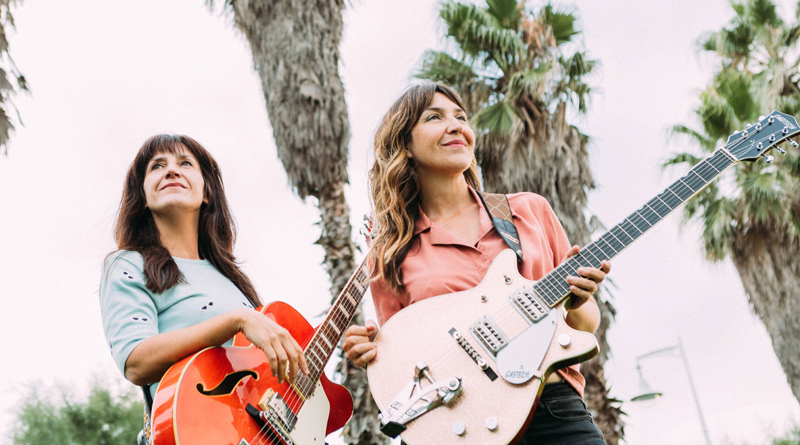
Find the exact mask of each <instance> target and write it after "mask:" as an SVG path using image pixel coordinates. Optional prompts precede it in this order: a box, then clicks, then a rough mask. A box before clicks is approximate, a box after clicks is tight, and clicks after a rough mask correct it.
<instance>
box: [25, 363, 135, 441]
mask: <svg viewBox="0 0 800 445" xmlns="http://www.w3.org/2000/svg"><path fill="white" fill-rule="evenodd" d="M14 414H15V416H14V417H15V419H14V423H13V426H12V430H11V433H10V438H11V440H12V443H13V444H14V445H51V444H54V443H58V444H62V445H131V444H134V443H136V437H137V435H138V434H139V431H140V430H141V429H142V401H141V396H140V395H139V393H138V392H137V391H134V390H133V389H128V390H125V391H118V390H115V389H112V388H109V387H106V386H104V385H103V383H102V382H101V381H100V380H97V379H96V380H95V381H94V382H93V383H92V385H91V389H90V390H89V395H88V397H87V398H86V399H85V400H78V399H77V398H76V397H75V396H74V395H73V394H72V392H71V391H70V390H69V389H67V388H66V387H64V386H56V387H50V388H39V387H37V386H30V387H28V388H26V390H25V391H24V394H23V396H22V398H21V400H20V402H19V405H18V406H17V408H16V409H15V413H14Z"/></svg>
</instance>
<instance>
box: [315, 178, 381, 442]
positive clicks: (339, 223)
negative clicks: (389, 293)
mask: <svg viewBox="0 0 800 445" xmlns="http://www.w3.org/2000/svg"><path fill="white" fill-rule="evenodd" d="M319 209H320V215H321V216H322V235H321V236H320V238H319V240H317V244H320V245H321V246H322V247H323V248H324V249H325V268H326V270H327V271H328V274H329V275H330V278H331V294H332V295H334V298H336V296H337V295H339V293H340V292H341V291H342V289H343V288H344V285H345V284H347V280H348V279H350V276H351V275H352V274H353V271H354V270H355V260H354V245H353V242H352V241H351V240H350V234H351V233H353V231H352V227H351V225H350V207H349V206H348V205H347V201H345V196H344V184H343V183H339V184H332V185H331V186H330V187H326V188H325V189H324V190H323V191H322V193H321V194H320V196H319ZM353 323H355V324H358V325H362V326H363V325H364V314H363V312H362V311H361V310H359V311H358V312H357V313H356V315H355V317H354V319H353ZM337 372H338V373H339V374H341V375H342V385H344V386H345V387H347V388H348V389H349V390H350V394H351V395H352V396H353V418H352V419H350V422H348V423H347V425H345V427H344V431H343V435H344V440H345V442H346V443H348V444H361V445H366V444H385V443H387V440H386V436H384V435H383V434H382V433H381V432H380V424H379V423H378V405H376V404H375V401H374V400H373V399H372V394H371V393H370V392H369V385H368V383H367V373H366V372H365V371H364V370H363V369H361V368H359V367H358V366H355V365H353V363H352V362H351V361H349V360H347V359H346V358H344V359H342V360H341V362H339V364H338V365H337Z"/></svg>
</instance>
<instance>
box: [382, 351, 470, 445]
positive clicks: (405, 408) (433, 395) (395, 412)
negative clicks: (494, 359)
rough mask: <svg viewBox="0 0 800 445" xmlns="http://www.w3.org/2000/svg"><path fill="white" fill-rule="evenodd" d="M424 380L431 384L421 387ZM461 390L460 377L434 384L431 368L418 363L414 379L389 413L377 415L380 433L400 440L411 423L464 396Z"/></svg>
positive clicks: (388, 410) (397, 398)
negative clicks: (399, 437) (398, 437)
mask: <svg viewBox="0 0 800 445" xmlns="http://www.w3.org/2000/svg"><path fill="white" fill-rule="evenodd" d="M423 377H425V378H426V379H428V381H429V382H430V385H428V386H426V387H425V388H422V385H421V384H420V381H421V380H422V378H423ZM461 389H462V388H461V378H459V377H449V378H446V379H444V380H440V381H438V382H437V381H434V380H433V376H432V375H431V373H430V371H429V370H428V365H427V364H425V362H420V363H418V364H417V366H416V368H415V370H414V380H412V381H411V382H409V383H408V384H407V385H406V386H405V387H404V388H403V389H402V390H400V393H399V394H398V395H397V397H396V398H395V399H394V401H393V402H392V403H391V405H389V409H387V410H386V412H384V413H381V414H378V418H379V419H380V421H381V423H382V424H383V426H382V427H381V432H383V433H384V434H386V435H387V436H389V437H391V438H395V437H397V435H398V434H400V433H402V432H403V431H405V429H406V427H405V425H406V424H407V423H408V422H410V421H412V420H414V419H416V418H417V417H419V416H421V415H423V414H425V413H427V412H428V411H430V410H432V409H434V408H436V407H437V406H439V405H445V406H447V405H450V402H451V401H452V400H453V399H454V398H456V397H457V396H458V395H459V394H461ZM415 393H416V394H415Z"/></svg>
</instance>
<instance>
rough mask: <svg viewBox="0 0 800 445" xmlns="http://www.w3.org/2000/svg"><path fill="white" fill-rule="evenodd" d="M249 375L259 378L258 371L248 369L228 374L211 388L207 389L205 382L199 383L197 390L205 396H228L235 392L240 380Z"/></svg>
mask: <svg viewBox="0 0 800 445" xmlns="http://www.w3.org/2000/svg"><path fill="white" fill-rule="evenodd" d="M247 376H250V377H252V378H253V379H255V380H258V373H257V372H255V371H253V370H250V369H247V370H244V371H236V372H232V373H230V374H228V375H226V376H225V378H224V379H222V382H220V384H219V385H217V386H216V387H214V388H211V389H206V385H204V384H203V383H198V384H197V391H198V392H199V393H200V394H202V395H204V396H227V395H230V394H231V393H233V390H234V389H236V385H238V384H239V382H241V381H242V380H243V379H244V378H245V377H247Z"/></svg>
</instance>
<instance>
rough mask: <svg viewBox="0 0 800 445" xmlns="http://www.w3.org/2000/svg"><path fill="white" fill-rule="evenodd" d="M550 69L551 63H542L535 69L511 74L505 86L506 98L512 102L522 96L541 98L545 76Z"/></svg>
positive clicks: (551, 67)
mask: <svg viewBox="0 0 800 445" xmlns="http://www.w3.org/2000/svg"><path fill="white" fill-rule="evenodd" d="M552 69H553V65H552V64H551V63H544V64H542V65H540V66H538V67H536V68H535V69H531V70H525V71H520V72H516V73H514V74H512V75H511V77H510V78H509V79H508V83H507V86H506V90H505V94H506V96H507V97H508V98H509V99H510V100H512V101H515V100H517V99H519V98H521V97H523V96H529V97H541V96H542V94H543V92H544V87H545V83H546V81H547V74H548V73H549V72H550V70H552Z"/></svg>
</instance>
